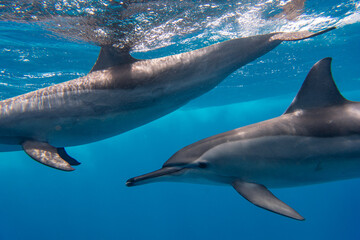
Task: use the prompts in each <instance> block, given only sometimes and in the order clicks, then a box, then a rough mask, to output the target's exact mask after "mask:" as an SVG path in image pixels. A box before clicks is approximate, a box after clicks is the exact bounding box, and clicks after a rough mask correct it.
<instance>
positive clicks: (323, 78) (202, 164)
mask: <svg viewBox="0 0 360 240" xmlns="http://www.w3.org/2000/svg"><path fill="white" fill-rule="evenodd" d="M330 63H331V58H324V59H322V60H320V61H319V62H317V63H316V64H315V65H314V66H313V67H312V69H311V70H310V72H309V74H308V75H307V77H306V79H305V81H304V83H303V85H302V87H301V89H300V91H299V93H298V94H297V96H296V97H295V99H294V100H293V102H292V104H291V105H290V107H289V108H288V109H287V111H286V112H285V113H284V114H283V115H281V116H280V117H277V118H274V119H270V120H267V121H264V122H260V123H256V124H253V125H249V126H245V127H241V128H238V129H235V130H232V131H229V132H225V133H222V134H218V135H215V136H212V137H209V138H206V139H203V140H201V141H199V142H196V143H193V144H191V145H189V146H187V147H185V148H183V149H181V150H180V151H178V152H177V153H175V154H174V155H173V156H172V157H171V158H170V159H169V160H168V161H167V162H165V164H164V165H163V167H162V168H161V169H160V170H157V171H154V172H151V173H148V174H145V175H142V176H139V177H135V178H131V179H129V180H128V181H127V183H126V184H127V186H136V185H140V184H144V183H151V182H157V181H180V182H199V183H204V182H205V183H214V184H225V185H232V186H233V187H234V188H235V190H236V191H237V192H238V193H240V194H241V195H242V196H243V197H244V198H245V199H247V200H249V201H250V202H252V203H253V204H255V205H257V206H259V207H262V208H264V209H267V210H270V211H273V212H275V213H278V214H281V215H284V216H287V217H291V218H294V219H298V220H303V219H304V218H303V217H302V216H301V215H300V214H299V213H297V212H296V211H295V210H293V209H292V208H290V207H289V206H288V205H286V204H285V203H283V202H282V201H280V200H279V199H277V198H276V197H275V196H274V195H273V194H272V193H271V192H270V191H269V190H268V189H267V187H269V188H282V187H295V186H300V185H307V184H315V183H323V182H328V181H336V180H342V179H350V178H356V177H360V147H359V145H360V102H352V101H348V100H346V99H345V98H344V97H343V96H342V95H341V94H340V92H339V90H338V89H337V87H336V85H335V83H334V80H333V78H332V75H331V69H330Z"/></svg>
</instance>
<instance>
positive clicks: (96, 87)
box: [0, 28, 333, 171]
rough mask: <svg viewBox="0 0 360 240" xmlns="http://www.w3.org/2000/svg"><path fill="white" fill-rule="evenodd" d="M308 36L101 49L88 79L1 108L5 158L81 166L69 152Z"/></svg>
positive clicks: (184, 100)
mask: <svg viewBox="0 0 360 240" xmlns="http://www.w3.org/2000/svg"><path fill="white" fill-rule="evenodd" d="M331 29H333V28H329V29H326V30H324V31H321V32H318V33H311V32H308V31H302V32H293V33H271V34H266V35H259V36H253V37H247V38H239V39H234V40H229V41H225V42H222V43H219V44H215V45H211V46H209V47H205V48H202V49H198V50H195V51H191V52H186V53H182V54H177V55H172V56H168V57H163V58H157V59H149V60H137V59H134V58H133V57H132V56H131V55H130V54H129V49H122V50H119V49H116V48H113V47H108V46H105V47H102V48H101V50H100V54H99V57H98V59H97V61H96V63H95V65H94V66H93V68H92V70H91V71H90V73H89V74H87V75H86V76H84V77H81V78H77V79H74V80H71V81H68V82H64V83H60V84H57V85H54V86H50V87H47V88H44V89H40V90H37V91H34V92H30V93H27V94H24V95H20V96H17V97H13V98H10V99H6V100H4V101H1V102H0V151H11V150H21V149H23V150H24V151H25V152H26V153H27V154H28V155H29V156H30V157H32V158H33V159H35V160H37V161H38V162H40V163H43V164H45V165H48V166H50V167H53V168H57V169H60V170H65V171H71V170H74V169H73V168H72V167H71V165H78V164H79V162H77V161H76V160H75V159H73V158H71V157H70V156H69V155H68V154H67V153H66V152H65V150H64V147H65V146H75V145H81V144H86V143H90V142H94V141H98V140H102V139H105V138H108V137H112V136H115V135H117V134H120V133H123V132H125V131H128V130H131V129H133V128H136V127H139V126H141V125H143V124H146V123H148V122H150V121H152V120H155V119H157V118H159V117H161V116H164V115H166V114H168V113H170V112H172V111H174V110H175V109H177V108H179V107H181V106H183V105H184V104H185V103H187V102H188V101H190V100H191V99H193V98H195V97H198V96H200V95H201V94H203V93H205V92H207V91H209V90H210V89H212V88H214V87H215V86H216V85H217V84H218V83H219V82H221V81H222V80H223V79H225V78H226V77H227V76H228V75H229V74H231V73H232V72H234V71H235V70H236V69H238V68H239V67H241V66H243V65H245V64H247V63H249V62H251V61H253V60H254V59H256V58H258V57H260V56H262V55H264V54H265V53H267V52H269V51H270V50H272V49H273V48H275V47H276V46H278V45H279V44H280V43H281V42H282V41H295V40H300V39H305V38H309V37H313V36H316V35H319V34H322V33H324V32H327V31H329V30H331Z"/></svg>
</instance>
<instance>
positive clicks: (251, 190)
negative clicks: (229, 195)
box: [232, 180, 304, 220]
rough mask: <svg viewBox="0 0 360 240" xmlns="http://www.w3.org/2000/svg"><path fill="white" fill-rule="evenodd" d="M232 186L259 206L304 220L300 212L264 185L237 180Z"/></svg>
mask: <svg viewBox="0 0 360 240" xmlns="http://www.w3.org/2000/svg"><path fill="white" fill-rule="evenodd" d="M232 186H233V187H234V188H235V190H236V191H237V192H238V193H240V195H241V196H243V197H244V198H245V199H246V200H248V201H249V202H251V203H253V204H255V205H256V206H258V207H261V208H264V209H266V210H269V211H272V212H274V213H277V214H280V215H284V216H286V217H290V218H294V219H296V220H304V218H303V217H302V216H301V215H300V214H299V213H297V212H296V211H295V210H294V209H292V208H291V207H289V206H288V205H287V204H285V203H284V202H282V201H280V200H279V199H278V198H277V197H275V196H274V194H272V193H271V192H270V191H269V190H268V189H267V188H266V187H265V186H263V185H260V184H256V183H248V182H243V181H240V180H236V181H234V182H233V183H232Z"/></svg>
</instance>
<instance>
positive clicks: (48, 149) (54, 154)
mask: <svg viewBox="0 0 360 240" xmlns="http://www.w3.org/2000/svg"><path fill="white" fill-rule="evenodd" d="M22 147H23V149H24V151H25V152H26V153H27V154H28V155H29V156H30V157H31V158H32V159H34V160H36V161H38V162H40V163H42V164H44V165H47V166H49V167H53V168H56V169H59V170H63V171H73V170H75V169H74V168H72V167H71V165H70V164H72V163H75V162H72V161H70V163H69V162H68V161H66V159H67V157H65V159H64V158H63V156H65V155H64V154H63V153H64V152H65V151H63V152H61V150H60V153H59V151H58V148H56V147H53V146H51V145H50V144H48V143H45V142H37V141H25V142H24V143H23V144H22ZM65 154H66V152H65ZM66 156H68V155H67V154H66ZM69 158H71V157H69ZM71 159H72V160H75V159H73V158H71ZM67 160H70V159H67ZM75 161H76V160H75ZM76 163H78V162H77V161H76ZM73 165H76V164H73Z"/></svg>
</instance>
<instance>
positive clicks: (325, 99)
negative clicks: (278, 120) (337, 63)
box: [284, 58, 347, 114]
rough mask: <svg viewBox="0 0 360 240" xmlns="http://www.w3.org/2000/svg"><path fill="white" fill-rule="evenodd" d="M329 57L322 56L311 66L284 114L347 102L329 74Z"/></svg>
mask: <svg viewBox="0 0 360 240" xmlns="http://www.w3.org/2000/svg"><path fill="white" fill-rule="evenodd" d="M331 60H332V59H331V58H324V59H322V60H320V61H318V62H317V63H315V64H314V66H313V67H312V68H311V70H310V72H309V73H308V75H307V76H306V79H305V81H304V83H303V85H302V86H301V88H300V91H299V92H298V94H297V95H296V97H295V98H294V100H293V102H292V103H291V105H290V106H289V108H288V109H287V110H286V112H285V113H284V114H287V113H292V112H295V111H296V110H302V109H314V108H323V107H329V106H333V105H339V104H343V103H345V102H347V100H346V99H345V98H344V97H343V96H342V95H341V93H340V92H339V90H338V88H337V87H336V84H335V82H334V79H333V78H332V75H331Z"/></svg>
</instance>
